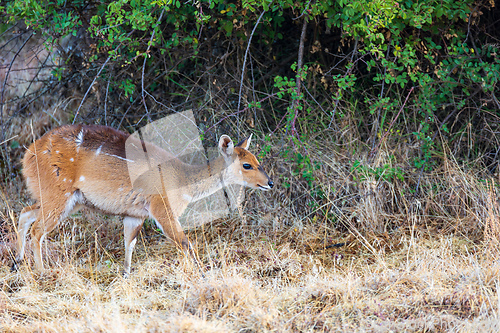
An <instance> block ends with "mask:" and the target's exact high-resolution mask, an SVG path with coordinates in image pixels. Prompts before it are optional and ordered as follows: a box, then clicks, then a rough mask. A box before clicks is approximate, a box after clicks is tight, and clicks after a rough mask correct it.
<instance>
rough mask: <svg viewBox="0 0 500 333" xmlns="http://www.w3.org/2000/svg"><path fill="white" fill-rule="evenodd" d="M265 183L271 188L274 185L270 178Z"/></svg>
mask: <svg viewBox="0 0 500 333" xmlns="http://www.w3.org/2000/svg"><path fill="white" fill-rule="evenodd" d="M267 185H269V187H270V188H273V186H274V182H273V181H272V180H269V181H268V182H267Z"/></svg>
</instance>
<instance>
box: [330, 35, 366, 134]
mask: <svg viewBox="0 0 500 333" xmlns="http://www.w3.org/2000/svg"><path fill="white" fill-rule="evenodd" d="M358 41H359V38H356V40H355V41H354V49H353V50H352V55H351V64H352V65H351V67H350V68H349V69H347V72H346V73H345V75H344V79H345V78H346V77H347V75H349V74H350V73H351V72H352V69H353V68H354V63H353V60H354V55H355V54H356V53H357V51H356V50H357V48H358ZM359 59H361V58H359ZM359 59H356V62H358V60H359ZM340 89H341V88H339V90H338V91H337V100H336V101H335V106H334V108H333V111H332V116H331V118H330V123H329V124H328V128H329V129H330V128H332V124H333V120H334V119H335V113H336V112H337V107H338V106H339V102H340V98H339V94H340Z"/></svg>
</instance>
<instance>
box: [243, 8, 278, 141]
mask: <svg viewBox="0 0 500 333" xmlns="http://www.w3.org/2000/svg"><path fill="white" fill-rule="evenodd" d="M269 5H270V4H269ZM265 12H266V11H265V10H264V11H262V13H260V16H259V18H258V19H257V23H255V26H254V27H253V30H252V33H251V34H250V37H249V38H248V45H247V49H246V51H245V58H244V59H243V67H242V69H241V79H240V91H239V93H238V108H237V109H236V110H238V111H239V110H240V105H241V90H242V89H243V78H244V77H245V67H246V65H247V57H248V52H249V51H250V44H251V43H252V37H253V34H254V33H255V30H256V29H257V26H258V25H259V22H260V20H261V19H262V16H264V14H265ZM238 113H239V112H238ZM239 134H240V119H239V118H238V140H239Z"/></svg>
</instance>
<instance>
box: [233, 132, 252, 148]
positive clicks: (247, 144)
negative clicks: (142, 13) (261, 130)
mask: <svg viewBox="0 0 500 333" xmlns="http://www.w3.org/2000/svg"><path fill="white" fill-rule="evenodd" d="M250 142H252V134H250V136H249V137H248V138H246V139H243V140H241V141H240V143H238V144H237V145H236V147H241V148H243V149H246V150H248V147H250Z"/></svg>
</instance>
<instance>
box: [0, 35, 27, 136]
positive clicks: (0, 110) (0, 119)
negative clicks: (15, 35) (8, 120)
mask: <svg viewBox="0 0 500 333" xmlns="http://www.w3.org/2000/svg"><path fill="white" fill-rule="evenodd" d="M32 36H33V33H31V35H30V36H29V37H28V38H27V39H26V40H25V41H24V43H23V45H21V47H20V48H19V50H17V52H16V54H14V57H13V58H12V61H11V62H10V64H9V69H8V70H7V73H5V79H4V80H3V86H2V95H1V96H0V104H1V107H0V123H1V124H2V134H1V137H0V139H2V140H3V139H4V135H5V123H4V121H3V109H4V107H5V100H4V94H5V87H6V86H7V80H8V79H9V74H10V70H11V69H12V65H14V61H16V58H17V56H18V55H19V53H21V50H22V49H23V48H24V47H25V46H26V43H28V41H29V40H30V39H31V37H32Z"/></svg>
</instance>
